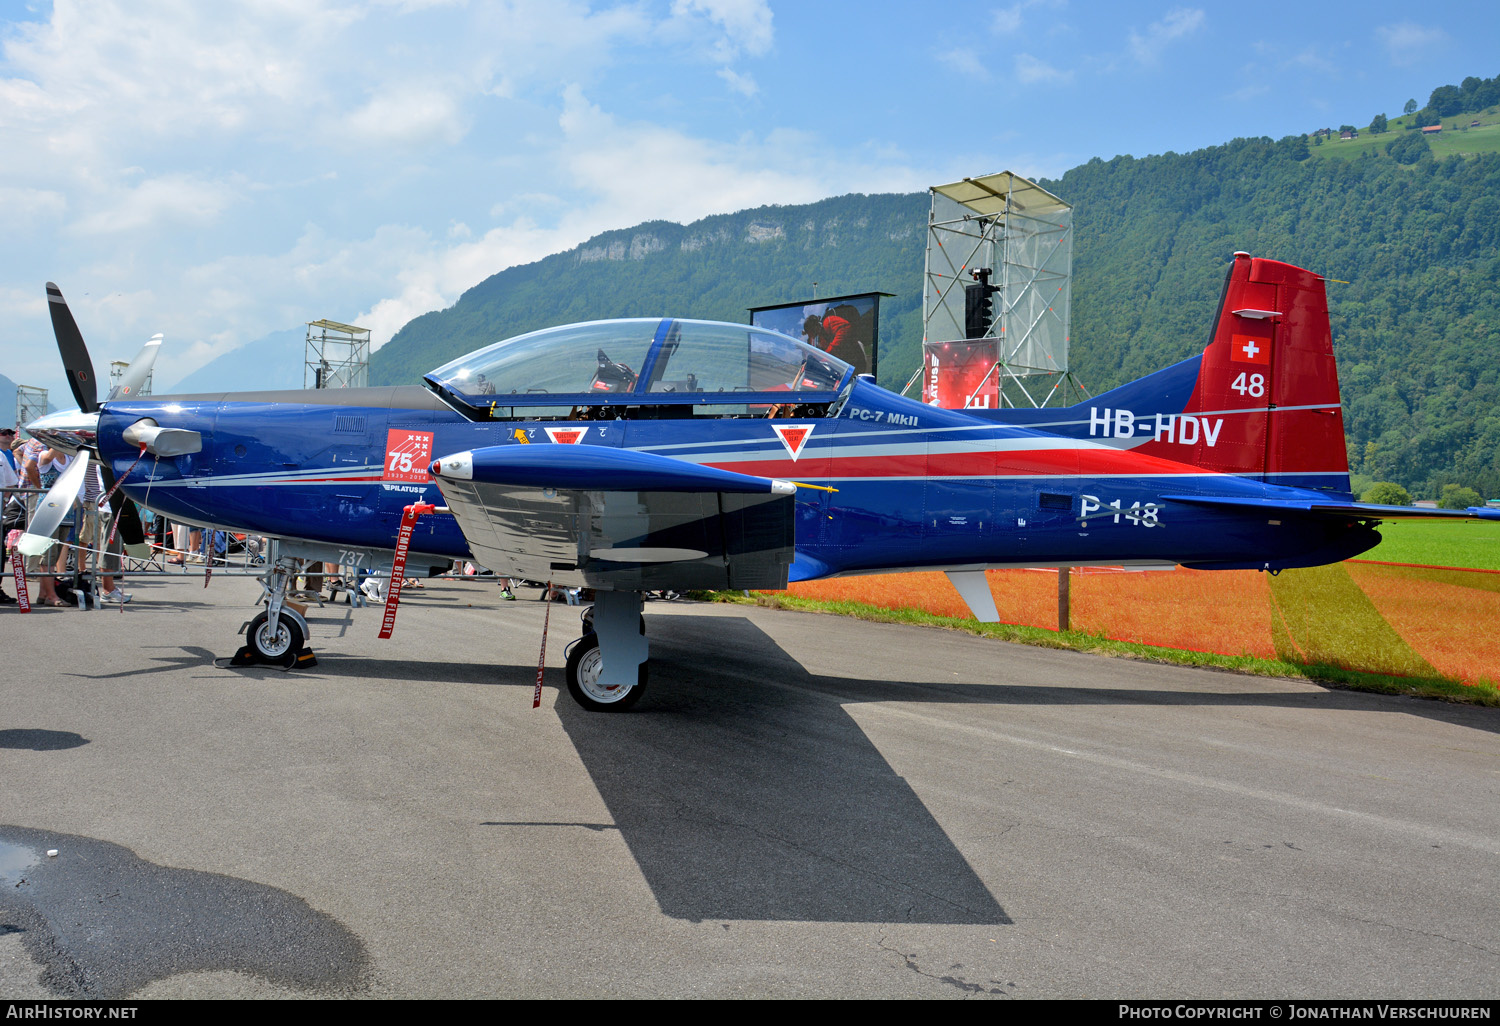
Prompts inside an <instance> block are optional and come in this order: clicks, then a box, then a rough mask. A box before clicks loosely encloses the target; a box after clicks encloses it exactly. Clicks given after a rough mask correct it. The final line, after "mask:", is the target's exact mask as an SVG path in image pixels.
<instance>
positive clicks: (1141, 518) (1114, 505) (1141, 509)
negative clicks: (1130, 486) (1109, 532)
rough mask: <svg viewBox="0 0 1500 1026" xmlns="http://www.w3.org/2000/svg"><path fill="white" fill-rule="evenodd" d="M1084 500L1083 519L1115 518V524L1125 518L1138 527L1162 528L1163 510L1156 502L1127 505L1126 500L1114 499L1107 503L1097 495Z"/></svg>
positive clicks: (1085, 497) (1086, 497)
mask: <svg viewBox="0 0 1500 1026" xmlns="http://www.w3.org/2000/svg"><path fill="white" fill-rule="evenodd" d="M1082 499H1083V511H1082V519H1084V520H1088V519H1090V518H1091V517H1092V518H1093V519H1095V520H1098V519H1101V518H1103V517H1107V516H1111V515H1113V516H1114V519H1115V523H1117V524H1118V523H1119V522H1120V518H1121V517H1124V518H1125V519H1126V520H1128V521H1130V522H1131V523H1132V524H1134V525H1136V526H1137V527H1160V526H1161V520H1160V519H1159V517H1160V515H1161V509H1160V508H1159V507H1158V506H1157V505H1156V503H1154V502H1145V503H1142V502H1132V503H1131V504H1130V505H1129V506H1126V505H1125V500H1124V499H1114V500H1111V501H1108V502H1106V501H1105V500H1103V499H1101V498H1099V496H1097V495H1085V496H1082Z"/></svg>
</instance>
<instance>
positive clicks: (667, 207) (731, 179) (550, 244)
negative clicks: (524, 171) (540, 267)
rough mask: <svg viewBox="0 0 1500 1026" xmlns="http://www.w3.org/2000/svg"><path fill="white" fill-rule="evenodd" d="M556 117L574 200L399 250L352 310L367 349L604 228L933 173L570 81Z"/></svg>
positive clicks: (545, 203)
mask: <svg viewBox="0 0 1500 1026" xmlns="http://www.w3.org/2000/svg"><path fill="white" fill-rule="evenodd" d="M559 125H560V127H561V129H562V140H561V141H560V142H559V144H558V145H557V146H556V148H555V149H554V150H553V152H552V153H551V154H550V155H548V159H549V160H550V161H553V162H555V164H554V166H555V167H556V174H555V176H554V177H556V178H558V179H559V184H560V185H561V186H566V187H567V189H568V191H569V192H570V194H571V195H573V196H574V197H575V201H574V203H573V204H572V205H571V206H570V207H569V208H568V209H567V210H566V211H565V212H564V214H563V215H562V217H561V218H560V219H559V220H558V221H557V223H556V224H555V225H553V226H551V227H542V226H539V225H538V224H536V223H534V222H533V221H532V220H531V219H529V218H527V217H525V216H517V217H516V218H515V219H514V220H513V221H512V222H511V223H510V224H509V225H506V226H503V227H498V228H494V229H492V230H490V231H488V232H486V233H485V235H484V236H483V237H482V238H480V239H476V240H473V241H466V242H463V243H461V244H459V245H453V246H448V247H442V246H438V245H432V244H429V245H426V246H425V248H422V247H413V248H409V249H408V250H407V252H406V254H405V264H404V265H403V267H402V268H401V270H400V271H399V272H398V273H397V277H398V279H399V283H400V288H399V290H398V291H397V292H396V294H395V295H388V296H386V297H385V298H383V299H381V300H380V301H379V302H377V303H375V304H374V305H373V306H372V307H370V308H369V309H367V310H366V311H364V312H363V313H361V314H360V315H359V318H360V319H359V321H358V323H360V324H362V325H365V326H368V327H369V328H371V339H372V342H373V343H374V344H375V345H376V346H377V347H378V346H379V345H382V344H384V343H385V342H386V341H388V340H389V339H390V337H391V335H393V334H394V333H395V332H396V331H397V330H399V329H400V328H401V326H402V325H404V324H405V323H406V322H407V321H409V320H411V319H412V318H413V317H416V316H418V315H419V314H423V313H426V312H428V311H430V310H438V309H442V308H444V307H446V306H449V305H451V304H452V303H453V302H454V301H455V300H457V298H458V297H459V296H460V295H461V294H462V293H463V292H464V291H466V290H467V289H469V288H472V287H473V286H474V285H477V284H478V283H479V282H481V281H483V280H484V279H485V278H487V277H489V276H490V275H492V274H494V273H496V272H497V271H500V270H502V269H504V268H506V267H510V266H513V265H515V264H520V263H528V262H531V261H533V260H539V259H541V258H542V257H544V256H547V255H549V254H552V253H556V252H559V251H562V250H566V249H569V248H571V247H573V246H576V245H578V244H579V243H581V242H583V241H585V240H587V239H588V238H590V237H592V236H594V235H597V234H598V233H599V232H602V231H606V230H608V229H610V228H619V227H621V226H624V225H631V224H636V223H639V222H641V221H648V220H657V219H662V220H669V221H677V222H679V223H686V222H690V221H695V220H697V219H699V218H701V217H706V216H708V215H709V214H714V213H722V212H725V211H731V210H742V209H745V208H747V207H756V206H761V205H764V204H771V203H806V202H810V201H812V200H816V199H821V198H823V197H825V196H829V195H834V194H837V193H843V192H902V191H913V190H917V189H922V188H925V187H926V186H927V185H928V184H930V182H931V181H934V180H937V176H936V172H933V171H930V170H926V171H919V170H914V169H911V168H908V167H906V166H904V165H903V163H902V162H901V161H900V155H899V154H892V153H890V152H886V153H883V154H881V156H882V158H883V159H881V160H880V161H878V162H877V161H873V160H866V159H863V158H864V156H865V154H864V152H863V151H862V150H860V149H857V148H850V149H846V150H845V151H843V152H841V153H839V154H837V155H830V154H828V151H827V147H826V145H825V144H824V141H823V140H821V139H820V138H818V137H817V136H815V135H811V134H808V133H802V132H789V131H773V132H770V133H768V134H767V135H766V136H765V137H764V138H755V137H753V136H747V137H744V138H741V139H739V140H737V141H736V142H734V143H715V142H711V141H708V140H704V139H697V138H693V137H692V136H689V135H686V134H684V133H682V132H679V131H676V130H673V129H669V128H664V127H662V126H660V125H653V124H649V123H641V122H622V121H620V120H619V119H617V118H615V117H613V116H612V115H610V114H608V113H606V112H605V111H604V110H602V109H601V108H600V107H598V106H597V105H595V104H593V103H591V102H589V100H588V99H587V98H586V97H585V96H584V94H583V91H582V89H580V88H579V87H577V86H570V87H569V88H568V89H567V91H566V93H565V95H564V105H563V111H562V114H561V116H560V117H559ZM811 152H816V153H819V154H821V155H823V158H824V159H820V160H818V161H813V162H805V161H798V162H788V161H786V160H785V157H786V155H787V154H789V153H811ZM643 154H650V158H649V159H643V156H642V155H643ZM788 167H794V168H796V169H797V170H794V171H789V170H786V168H788ZM514 205H516V206H519V204H514ZM539 205H540V206H541V207H542V208H543V209H550V208H551V207H552V206H553V205H555V197H552V196H543V197H540V198H539ZM507 209H509V208H507Z"/></svg>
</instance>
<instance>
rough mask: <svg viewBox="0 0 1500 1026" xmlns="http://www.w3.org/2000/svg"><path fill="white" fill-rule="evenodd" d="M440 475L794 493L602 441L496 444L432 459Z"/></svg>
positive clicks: (534, 484) (536, 484)
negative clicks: (597, 442)
mask: <svg viewBox="0 0 1500 1026" xmlns="http://www.w3.org/2000/svg"><path fill="white" fill-rule="evenodd" d="M431 470H432V474H433V476H434V477H437V478H439V479H442V480H460V481H474V482H477V483H481V484H504V485H516V486H520V487H529V488H566V489H573V488H577V489H587V490H591V491H619V492H623V491H632V492H634V491H649V492H731V493H737V494H743V495H792V494H794V493H795V492H796V490H797V486H796V485H794V484H792V483H791V482H790V481H774V480H772V479H771V478H768V477H754V476H751V475H749V474H736V473H735V472H733V471H730V470H719V469H717V468H715V467H704V466H699V465H698V464H696V463H684V462H682V461H681V460H674V459H669V458H667V457H666V456H658V455H656V454H655V453H649V452H634V451H632V450H630V449H615V448H612V447H610V446H604V445H557V444H551V445H495V446H489V447H487V448H484V449H475V450H473V451H472V452H460V453H455V454H454V455H452V456H444V457H443V458H442V459H440V460H436V461H434V462H433V464H432V467H431Z"/></svg>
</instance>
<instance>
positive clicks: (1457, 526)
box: [1358, 520, 1500, 570]
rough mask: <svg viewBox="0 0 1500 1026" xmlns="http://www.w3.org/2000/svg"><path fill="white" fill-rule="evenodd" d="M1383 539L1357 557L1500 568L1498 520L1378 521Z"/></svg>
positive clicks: (1473, 567) (1397, 561) (1426, 564)
mask: <svg viewBox="0 0 1500 1026" xmlns="http://www.w3.org/2000/svg"><path fill="white" fill-rule="evenodd" d="M1380 535H1381V537H1382V538H1383V539H1384V540H1383V541H1381V543H1380V544H1379V545H1377V546H1375V547H1374V548H1373V549H1371V550H1370V551H1369V552H1366V553H1364V554H1363V555H1361V556H1359V557H1358V558H1360V559H1375V560H1380V561H1382V562H1386V563H1420V564H1422V565H1424V566H1457V567H1466V568H1471V569H1475V570H1500V524H1492V523H1483V522H1476V521H1459V522H1456V523H1452V522H1438V521H1432V520H1396V521H1387V522H1385V523H1384V524H1381V525H1380Z"/></svg>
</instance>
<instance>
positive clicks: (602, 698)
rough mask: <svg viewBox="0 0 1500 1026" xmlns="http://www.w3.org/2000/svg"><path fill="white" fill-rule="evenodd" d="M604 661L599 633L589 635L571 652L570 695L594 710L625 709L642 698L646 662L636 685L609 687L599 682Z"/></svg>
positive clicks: (644, 688) (569, 664)
mask: <svg viewBox="0 0 1500 1026" xmlns="http://www.w3.org/2000/svg"><path fill="white" fill-rule="evenodd" d="M603 667H604V662H603V659H602V658H601V657H600V654H599V636H598V635H597V634H585V635H584V636H583V637H581V638H579V639H578V642H577V644H575V645H574V646H573V649H572V651H571V652H569V653H568V694H570V695H572V696H573V700H574V701H575V702H577V703H578V704H579V705H581V706H583V707H584V708H585V709H587V710H589V711H590V712H624V711H625V710H626V709H629V708H630V707H631V706H633V705H635V703H636V702H639V701H640V700H641V693H642V692H644V691H645V690H646V664H645V663H641V665H640V669H639V671H638V672H637V679H636V682H635V683H634V684H625V685H621V686H619V687H606V686H605V685H603V684H601V683H599V671H600V670H601V669H603Z"/></svg>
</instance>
